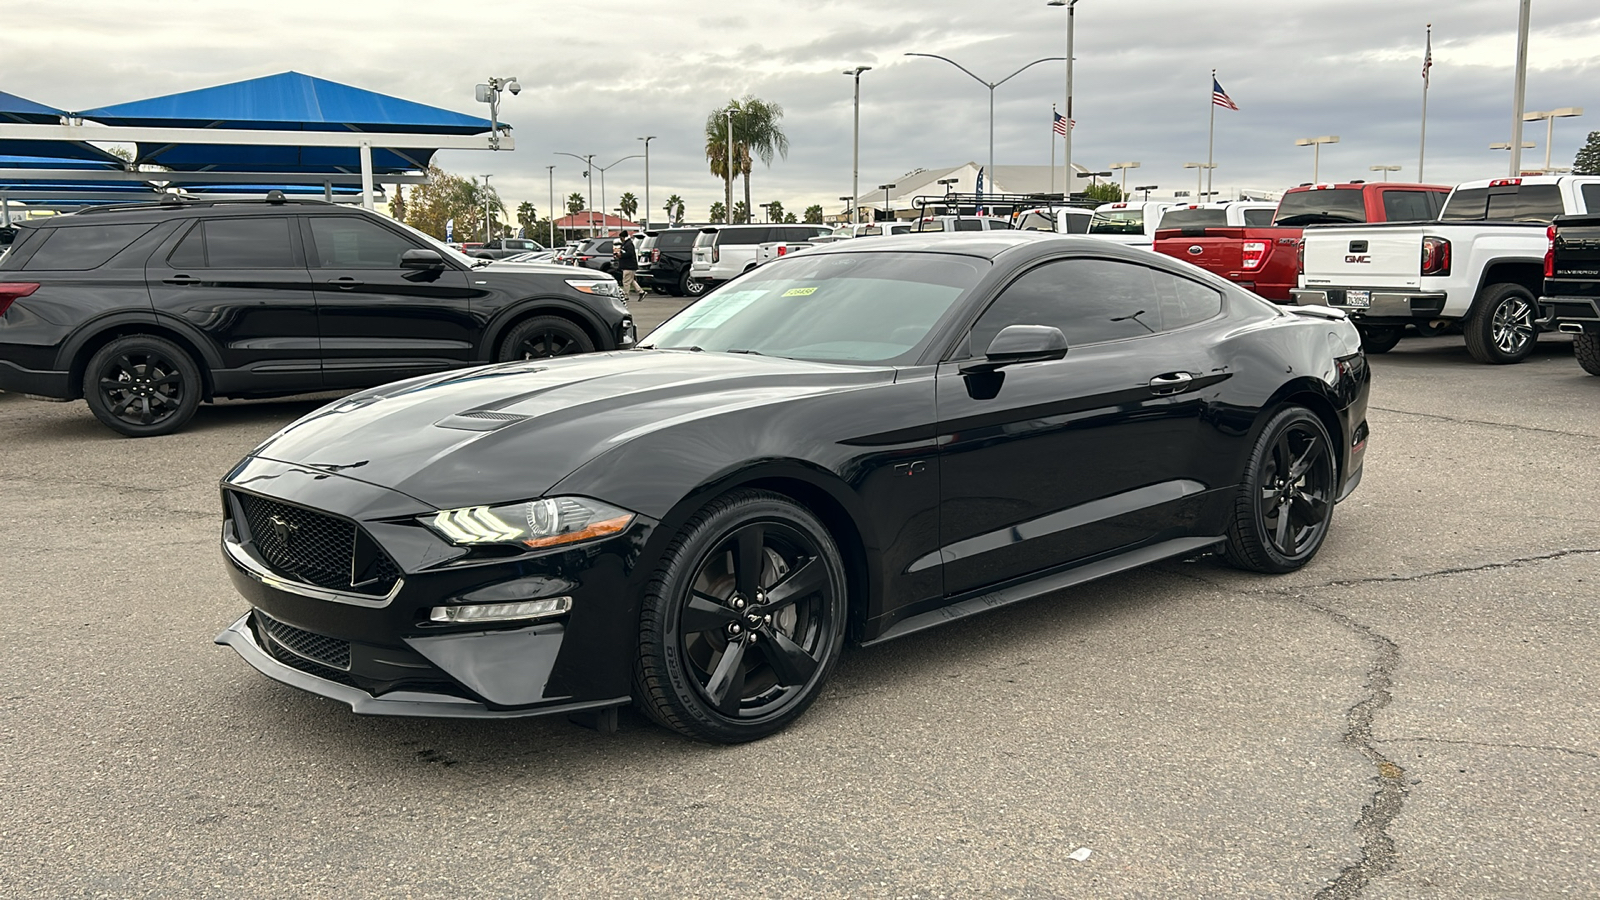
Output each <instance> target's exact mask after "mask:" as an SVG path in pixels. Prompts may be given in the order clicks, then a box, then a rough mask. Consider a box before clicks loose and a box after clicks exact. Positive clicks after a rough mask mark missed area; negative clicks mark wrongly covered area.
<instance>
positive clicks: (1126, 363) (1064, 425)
mask: <svg viewBox="0 0 1600 900" xmlns="http://www.w3.org/2000/svg"><path fill="white" fill-rule="evenodd" d="M1174 280H1180V279H1176V278H1175V276H1171V275H1170V274H1168V273H1165V272H1161V271H1159V270H1155V269H1152V268H1150V267H1147V266H1143V265H1139V264H1135V263H1129V262H1124V261H1117V260H1107V259H1096V258H1089V257H1079V258H1064V259H1056V260H1052V261H1048V262H1044V263H1042V264H1039V265H1036V266H1034V267H1032V268H1030V269H1029V270H1027V271H1025V272H1023V273H1021V274H1020V275H1018V276H1017V277H1016V278H1015V279H1014V280H1012V281H1011V282H1010V283H1009V284H1008V285H1007V286H1006V287H1005V288H1004V289H1003V290H1001V292H1000V293H999V294H998V296H996V298H995V300H994V301H993V303H991V304H990V306H989V307H988V309H987V310H986V311H984V312H983V313H982V314H981V315H980V316H979V318H978V319H977V321H976V323H975V324H974V325H973V326H972V328H971V330H970V333H969V335H968V337H967V338H966V340H965V341H964V342H963V347H962V349H960V350H958V351H957V353H956V354H955V358H952V359H951V360H949V361H946V362H944V363H942V364H941V365H940V367H939V373H938V376H937V381H936V393H937V403H938V415H939V434H940V445H941V448H942V449H941V452H940V467H939V468H940V486H941V508H942V512H941V516H940V522H941V524H940V534H941V548H942V549H941V557H942V560H943V562H944V566H945V588H946V591H947V593H949V594H959V593H962V592H965V591H970V590H974V589H977V588H981V587H984V586H986V585H991V584H995V583H997V582H1002V581H1005V580H1008V579H1011V578H1016V577H1019V576H1023V575H1027V574H1029V573H1032V572H1036V571H1039V570H1043V569H1048V568H1051V567H1054V566H1058V565H1062V564H1066V563H1070V562H1075V561H1080V560H1084V559H1088V558H1090V557H1094V556H1097V555H1100V554H1105V553H1108V552H1112V551H1116V550H1119V549H1123V548H1128V547H1132V546H1134V545H1137V544H1140V543H1144V542H1148V541H1151V540H1153V539H1157V538H1161V537H1163V536H1165V535H1168V534H1169V533H1171V532H1174V529H1175V528H1176V529H1177V530H1178V531H1181V526H1175V525H1174V523H1175V522H1176V521H1178V520H1179V519H1180V518H1181V515H1182V512H1183V510H1184V509H1185V507H1186V506H1187V505H1188V503H1189V502H1191V501H1189V498H1192V497H1194V495H1196V494H1198V493H1199V492H1200V491H1202V490H1203V489H1204V488H1205V487H1206V485H1204V484H1202V483H1200V482H1199V481H1197V480H1196V478H1195V473H1196V472H1197V471H1198V469H1199V467H1198V466H1197V460H1196V459H1195V456H1196V454H1197V452H1198V449H1199V440H1200V427H1201V426H1200V424H1199V423H1200V417H1201V412H1202V410H1203V409H1204V406H1205V402H1206V398H1207V396H1208V395H1209V392H1210V390H1211V385H1214V384H1215V383H1216V382H1217V381H1219V380H1220V378H1219V377H1217V373H1216V372H1215V371H1214V369H1215V368H1216V367H1215V366H1214V365H1213V364H1212V363H1211V362H1210V361H1209V355H1208V353H1207V351H1206V350H1205V348H1204V343H1203V342H1202V341H1197V340H1195V339H1194V336H1193V335H1192V334H1190V333H1189V330H1188V329H1186V328H1180V329H1177V330H1173V331H1165V330H1163V326H1162V315H1163V297H1165V296H1167V295H1169V294H1172V293H1173V292H1174V291H1175V290H1176V289H1175V288H1174V286H1173V285H1172V284H1171V283H1170V282H1171V281H1174ZM1191 284H1193V283H1192V282H1191ZM1201 287H1203V289H1204V291H1205V292H1209V293H1210V294H1211V295H1212V298H1213V300H1214V303H1215V310H1214V311H1211V314H1212V315H1214V314H1215V313H1219V312H1220V311H1221V302H1222V300H1221V294H1220V292H1217V291H1215V289H1212V288H1209V287H1204V286H1201ZM1209 302H1211V301H1202V302H1200V303H1199V305H1201V306H1205V305H1207V304H1208V303H1209ZM1168 306H1169V308H1170V307H1171V304H1168ZM1170 312H1171V315H1172V316H1173V318H1174V320H1175V321H1176V322H1179V323H1181V324H1190V322H1189V321H1188V320H1193V319H1195V318H1196V317H1197V316H1199V315H1201V314H1202V313H1204V312H1206V310H1198V311H1191V312H1189V313H1187V314H1185V313H1184V312H1183V310H1182V309H1179V308H1172V309H1170ZM1008 325H1051V326H1055V327H1057V328H1060V329H1061V331H1062V332H1063V333H1064V334H1065V335H1066V337H1067V344H1068V351H1067V354H1066V356H1065V357H1064V358H1062V359H1060V360H1055V361H1051V362H1041V363H1032V364H1027V365H1017V366H1011V367H1008V368H1005V369H1002V370H1000V371H999V372H997V373H993V374H985V375H963V374H962V372H961V371H960V367H961V362H962V360H963V359H964V358H969V357H973V356H982V355H983V351H984V349H986V348H987V347H988V344H989V342H990V341H991V340H992V339H993V338H994V336H995V335H996V334H997V333H998V332H999V331H1000V330H1001V329H1002V328H1004V327H1006V326H1008ZM1171 536H1177V534H1172V535H1171Z"/></svg>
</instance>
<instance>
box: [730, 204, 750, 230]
mask: <svg viewBox="0 0 1600 900" xmlns="http://www.w3.org/2000/svg"><path fill="white" fill-rule="evenodd" d="M749 221H750V207H748V206H745V205H744V201H743V200H740V201H739V202H738V203H735V204H734V205H733V224H735V225H738V224H740V223H742V222H749Z"/></svg>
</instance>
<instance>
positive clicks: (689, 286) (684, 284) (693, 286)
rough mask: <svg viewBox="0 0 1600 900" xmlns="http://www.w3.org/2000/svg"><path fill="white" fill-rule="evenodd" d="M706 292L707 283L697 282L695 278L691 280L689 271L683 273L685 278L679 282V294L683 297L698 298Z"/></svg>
mask: <svg viewBox="0 0 1600 900" xmlns="http://www.w3.org/2000/svg"><path fill="white" fill-rule="evenodd" d="M705 292H706V283H705V282H703V281H695V280H694V279H693V278H690V277H689V273H688V272H687V271H685V272H684V273H683V278H681V279H679V281H678V293H679V294H681V295H682V296H685V297H698V296H700V295H701V294H704V293H705Z"/></svg>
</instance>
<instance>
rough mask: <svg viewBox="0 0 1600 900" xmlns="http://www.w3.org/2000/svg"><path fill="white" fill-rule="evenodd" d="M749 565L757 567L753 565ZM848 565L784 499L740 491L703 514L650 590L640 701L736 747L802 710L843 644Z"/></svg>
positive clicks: (678, 727) (639, 664)
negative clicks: (846, 569)
mask: <svg viewBox="0 0 1600 900" xmlns="http://www.w3.org/2000/svg"><path fill="white" fill-rule="evenodd" d="M746 560H750V562H748V563H747V562H746ZM845 594H846V585H845V575H844V562H843V559H842V558H841V557H840V555H839V549H838V547H837V546H836V545H835V544H834V542H833V538H832V537H831V536H830V535H829V534H828V530H827V528H826V527H825V526H823V524H822V522H821V521H820V520H818V519H817V517H816V516H814V515H812V514H811V513H810V512H809V511H808V510H806V509H805V508H803V507H801V506H799V505H797V504H795V503H794V502H793V501H792V500H790V499H788V498H787V497H783V496H780V495H778V494H773V493H768V492H766V491H751V490H745V491H735V492H733V493H731V494H728V495H726V496H723V497H720V498H718V499H717V500H714V501H712V502H711V503H710V504H709V505H707V506H706V508H705V509H702V510H701V511H700V512H698V513H696V514H695V515H694V517H693V518H691V519H690V520H689V521H688V522H687V523H686V524H685V525H684V526H683V530H682V531H681V532H679V534H678V535H677V537H675V538H674V539H673V541H672V543H671V544H670V545H669V546H668V548H667V551H666V553H665V554H664V556H663V557H662V561H661V564H660V565H659V566H657V567H656V570H655V572H654V573H653V574H652V575H651V578H650V582H649V584H648V585H647V586H646V588H645V595H644V606H643V609H642V611H641V613H640V618H639V654H638V657H637V659H636V662H635V666H634V681H635V685H636V696H637V697H638V698H639V699H638V704H639V706H640V708H641V709H642V710H643V711H644V713H645V714H646V715H647V716H649V717H650V718H652V719H654V720H655V721H656V722H659V723H660V724H662V725H664V726H666V727H667V728H670V729H672V730H674V731H677V732H678V733H680V734H683V735H686V736H688V737H691V738H694V739H696V740H701V741H707V742H709V743H718V744H738V743H744V742H746V741H753V740H757V739H759V738H763V737H766V736H767V735H770V734H773V733H775V732H777V731H779V730H781V729H783V728H784V727H786V726H787V725H789V723H791V722H793V721H794V720H795V719H796V718H798V717H799V716H800V715H801V714H802V713H804V712H805V711H806V709H807V707H809V706H810V705H811V704H812V702H813V701H815V700H816V698H817V695H818V694H819V693H821V690H822V685H823V683H824V682H826V681H827V678H828V674H829V673H830V672H831V671H832V670H833V666H834V664H835V663H836V662H837V661H838V659H839V654H840V651H841V649H842V647H843V645H844V627H845Z"/></svg>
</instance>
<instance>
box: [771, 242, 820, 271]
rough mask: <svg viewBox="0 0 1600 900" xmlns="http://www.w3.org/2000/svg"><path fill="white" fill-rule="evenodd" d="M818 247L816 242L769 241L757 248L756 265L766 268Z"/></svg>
mask: <svg viewBox="0 0 1600 900" xmlns="http://www.w3.org/2000/svg"><path fill="white" fill-rule="evenodd" d="M816 245H817V244H816V242H814V241H768V242H767V243H765V244H762V245H761V246H759V247H757V248H756V265H758V266H764V265H766V264H767V263H769V262H772V261H773V260H775V259H781V258H783V257H785V256H788V255H789V254H791V253H795V252H797V251H800V250H804V249H806V248H807V247H815V246H816Z"/></svg>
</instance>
